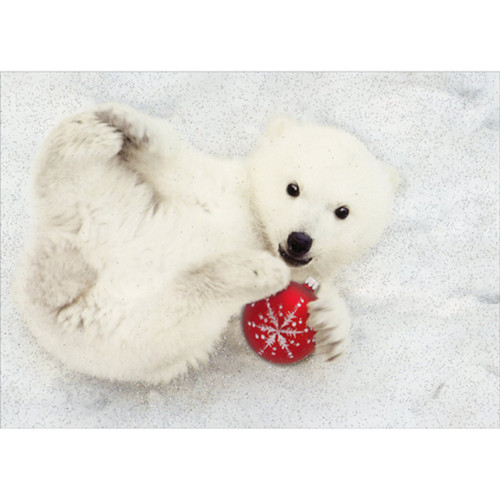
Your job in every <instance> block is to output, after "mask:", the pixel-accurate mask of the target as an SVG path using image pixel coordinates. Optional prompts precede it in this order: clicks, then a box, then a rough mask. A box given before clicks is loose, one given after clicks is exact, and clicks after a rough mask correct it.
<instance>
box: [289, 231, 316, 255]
mask: <svg viewBox="0 0 500 500" xmlns="http://www.w3.org/2000/svg"><path fill="white" fill-rule="evenodd" d="M312 242H313V240H312V238H311V237H310V236H309V235H308V234H307V233H295V232H293V233H290V235H289V236H288V240H287V245H288V251H289V252H290V254H291V255H292V256H293V257H302V256H304V255H305V254H306V253H307V252H309V250H310V249H311V245H312Z"/></svg>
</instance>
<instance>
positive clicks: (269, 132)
mask: <svg viewBox="0 0 500 500" xmlns="http://www.w3.org/2000/svg"><path fill="white" fill-rule="evenodd" d="M296 125H297V122H296V121H295V120H293V119H292V118H290V117H288V116H285V115H276V116H273V117H272V118H271V119H270V120H269V121H268V122H267V125H266V132H265V135H266V136H267V137H279V136H280V135H282V134H283V133H284V132H285V131H286V130H288V129H290V128H292V127H294V126H296Z"/></svg>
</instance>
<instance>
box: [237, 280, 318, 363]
mask: <svg viewBox="0 0 500 500" xmlns="http://www.w3.org/2000/svg"><path fill="white" fill-rule="evenodd" d="M317 287H318V283H317V282H316V281H315V280H314V279H312V278H308V279H307V280H306V282H305V283H304V284H300V283H296V282H295V281H292V282H291V283H290V285H289V286H288V288H286V289H285V290H283V291H281V292H278V293H277V294H275V295H272V296H271V297H267V298H266V299H263V300H260V301H259V302H253V303H251V304H247V305H246V306H245V309H244V311H243V331H244V332H245V337H246V339H247V341H248V343H249V344H250V347H251V348H252V349H253V350H254V351H255V352H256V353H257V354H258V355H259V356H262V357H263V358H264V359H267V360H268V361H272V362H273V363H295V362H297V361H300V360H301V359H304V358H306V357H307V356H309V355H310V354H312V352H313V351H314V348H315V342H314V334H315V333H316V332H315V331H314V330H312V329H311V328H309V327H308V326H307V323H306V322H307V318H308V317H309V313H308V312H307V303H308V302H310V301H311V300H316V299H317V297H316V295H315V294H314V290H316V288H317Z"/></svg>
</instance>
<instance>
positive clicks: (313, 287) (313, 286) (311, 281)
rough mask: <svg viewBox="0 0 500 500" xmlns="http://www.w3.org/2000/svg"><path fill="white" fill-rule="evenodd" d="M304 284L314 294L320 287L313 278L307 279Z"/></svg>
mask: <svg viewBox="0 0 500 500" xmlns="http://www.w3.org/2000/svg"><path fill="white" fill-rule="evenodd" d="M304 284H305V285H306V286H308V287H309V288H310V289H311V290H312V291H313V292H315V291H316V289H317V288H318V286H319V283H318V282H317V281H316V280H315V279H314V278H312V277H311V276H309V278H307V279H306V281H305V282H304Z"/></svg>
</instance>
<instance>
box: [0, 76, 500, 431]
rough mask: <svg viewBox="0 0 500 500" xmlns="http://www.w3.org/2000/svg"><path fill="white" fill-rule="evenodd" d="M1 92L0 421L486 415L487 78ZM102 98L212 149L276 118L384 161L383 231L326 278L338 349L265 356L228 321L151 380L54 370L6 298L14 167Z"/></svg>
mask: <svg viewBox="0 0 500 500" xmlns="http://www.w3.org/2000/svg"><path fill="white" fill-rule="evenodd" d="M1 92H2V94H1V98H2V101H1V140H2V142H1V154H2V156H1V161H2V165H1V181H2V183H1V188H2V196H1V209H2V213H1V215H2V247H1V258H2V261H1V264H2V266H1V279H2V310H1V335H2V337H1V341H2V343H1V391H2V392H1V396H2V398H1V424H2V426H3V427H177V428H179V427H371V428H374V427H400V428H401V427H481V428H484V427H488V428H491V427H498V426H499V401H500V394H499V393H500V390H499V201H498V195H499V124H498V112H499V108H498V102H499V101H498V99H499V76H498V74H495V73H486V74H484V73H440V74H424V73H360V74H352V73H98V74H96V73H52V74H50V73H14V74H9V73H4V74H2V75H1ZM108 100H113V101H123V102H127V103H129V104H132V105H135V106H136V107H138V108H139V109H142V110H143V111H146V112H150V113H154V114H157V115H160V116H163V117H165V118H167V119H169V120H170V121H171V122H172V123H173V124H174V125H175V126H176V127H177V129H178V130H179V132H180V134H181V135H182V136H183V137H184V138H185V139H186V140H188V141H190V142H191V143H192V144H194V145H195V146H196V147H198V148H200V149H202V150H204V151H206V152H208V153H212V154H217V155H220V154H223V155H245V154H247V153H248V152H249V151H250V150H251V148H252V146H253V145H254V143H255V141H256V139H257V138H258V136H259V134H260V130H261V128H262V126H263V125H264V123H265V121H266V120H267V118H268V117H270V116H271V115H273V114H276V113H285V114H289V115H291V116H293V117H296V118H298V119H306V120H313V121H317V122H320V123H330V124H338V125H340V126H342V127H344V128H346V129H347V130H349V131H351V132H353V133H355V134H356V135H358V136H359V137H360V138H361V139H362V140H364V141H365V142H366V143H367V144H368V146H369V147H370V148H371V149H372V151H373V152H374V153H375V154H377V155H378V156H380V157H381V158H382V159H383V160H385V161H387V162H390V163H392V164H393V165H395V166H396V167H397V168H398V170H399V172H400V174H401V178H402V184H401V188H400V190H399V193H398V198H397V202H396V207H395V216H394V221H393V224H392V226H391V227H390V229H389V230H388V231H387V233H386V235H385V238H384V240H383V241H382V242H381V244H380V245H379V246H378V247H377V248H376V249H374V250H373V251H371V252H370V253H369V254H367V255H365V256H364V257H363V258H362V259H361V260H360V261H358V262H357V263H356V264H353V265H352V266H351V267H349V268H348V269H346V270H345V271H344V272H343V274H342V275H341V276H340V277H339V280H338V284H339V287H340V288H341V290H342V291H343V293H344V295H345V297H346V299H347V302H348V304H349V305H350V307H351V310H352V314H353V320H354V321H353V322H354V325H353V332H352V333H353V345H352V349H351V352H350V354H349V355H348V356H347V357H345V358H344V359H342V360H339V361H338V362H334V363H328V364H327V363H322V362H320V360H318V359H316V358H314V357H312V358H309V359H307V360H305V361H303V362H301V363H299V364H297V365H285V366H277V365H274V364H269V363H267V362H265V361H263V360H262V359H261V358H259V357H258V356H257V355H256V354H255V353H253V352H252V351H251V350H250V349H249V347H248V346H247V345H246V342H245V340H244V338H243V335H242V334H241V333H240V334H238V335H237V336H236V339H235V340H231V341H229V340H227V341H226V342H224V343H223V344H222V345H221V346H220V347H219V349H218V352H217V353H215V354H214V356H213V358H212V361H211V363H210V364H209V365H208V366H206V367H205V368H204V369H202V370H201V371H198V372H192V373H190V374H189V375H187V376H186V377H185V378H183V379H181V380H176V381H175V382H173V383H172V384H171V385H169V386H165V387H155V388H151V387H144V386H141V385H135V384H134V385H130V384H113V383H110V382H103V381H100V380H96V379H92V378H89V377H85V376H82V375H78V374H75V373H72V372H69V371H67V370H66V369H64V368H63V367H61V365H60V364H59V363H58V362H56V361H54V360H53V359H52V358H50V357H49V356H47V355H46V354H45V353H44V352H43V351H42V350H41V349H40V348H39V347H38V345H37V344H36V342H35V341H34V340H33V338H32V337H31V335H30V333H29V332H28V331H27V329H26V328H25V326H24V325H23V323H22V322H21V320H20V318H19V316H18V314H17V311H16V310H15V308H14V306H13V305H12V302H11V299H10V286H11V282H12V274H13V269H14V267H15V263H16V259H17V258H18V256H19V253H20V252H21V249H22V246H23V241H24V238H25V237H26V235H27V234H28V231H29V218H28V215H29V208H28V207H29V190H30V184H29V179H30V176H29V172H30V167H31V165H32V162H33V157H34V155H35V153H36V151H37V150H38V148H39V146H40V143H41V141H42V139H43V138H44V137H45V136H46V134H47V133H48V131H49V129H50V128H51V127H53V126H54V125H55V124H56V123H57V122H58V121H59V120H60V119H61V118H62V117H64V116H66V115H68V114H71V113H75V112H78V111H80V110H82V109H84V108H86V107H89V106H92V105H93V104H95V103H96V102H102V101H108ZM237 327H238V325H237V324H236V325H233V328H237Z"/></svg>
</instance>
